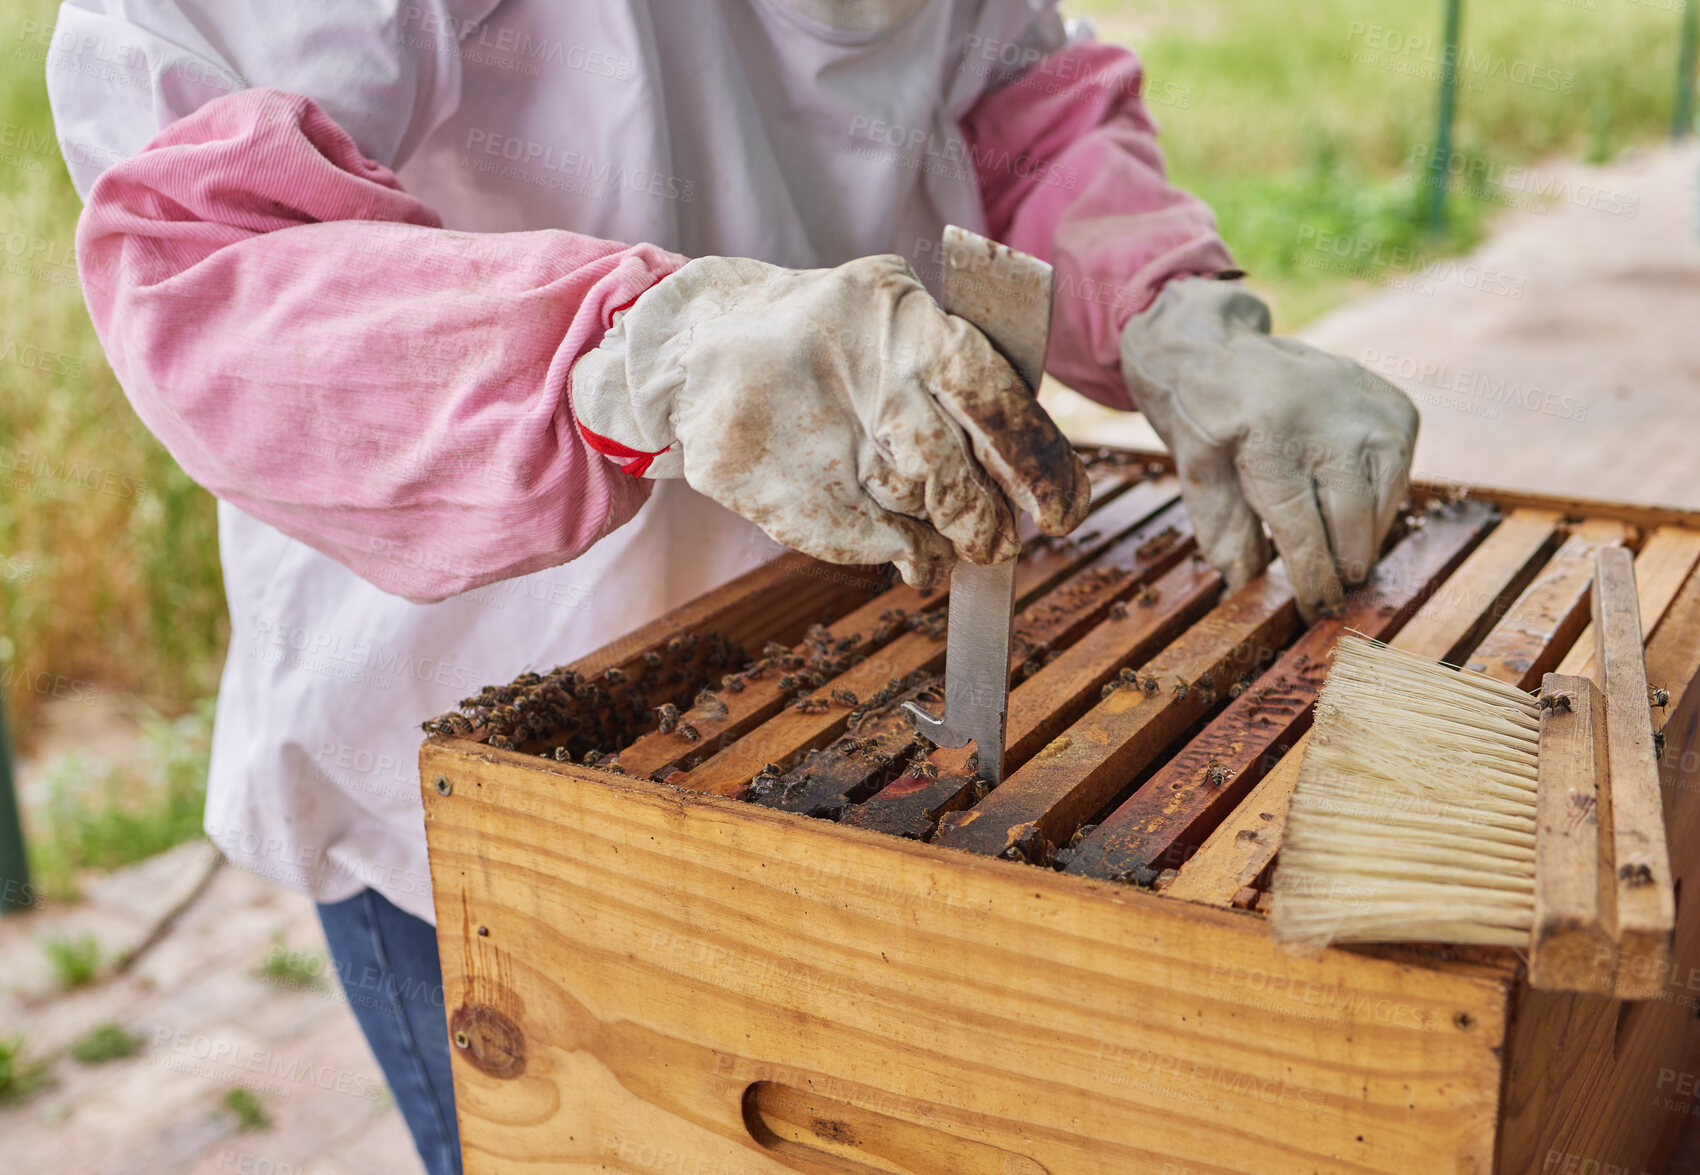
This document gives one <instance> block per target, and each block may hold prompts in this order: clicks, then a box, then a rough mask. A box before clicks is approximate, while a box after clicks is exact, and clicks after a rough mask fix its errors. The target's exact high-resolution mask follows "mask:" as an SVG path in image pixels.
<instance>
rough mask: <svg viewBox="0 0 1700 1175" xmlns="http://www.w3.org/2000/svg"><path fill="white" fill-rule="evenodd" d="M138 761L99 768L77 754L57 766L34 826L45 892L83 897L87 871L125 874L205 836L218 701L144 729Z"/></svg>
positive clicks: (33, 856) (36, 865) (36, 869)
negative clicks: (82, 876)
mask: <svg viewBox="0 0 1700 1175" xmlns="http://www.w3.org/2000/svg"><path fill="white" fill-rule="evenodd" d="M144 735H145V741H144V752H143V754H142V756H141V758H140V760H139V761H138V762H137V763H134V764H125V765H121V766H116V767H97V766H95V765H93V764H90V763H89V762H87V761H86V760H84V759H83V758H82V757H81V756H80V755H78V754H76V753H75V752H72V753H69V754H66V755H64V756H62V757H61V758H60V759H58V760H57V761H56V762H54V763H53V764H52V765H51V767H50V768H49V771H48V776H47V780H46V784H47V790H48V799H47V804H46V806H45V809H44V810H43V812H42V813H41V814H40V815H39V817H38V818H37V820H36V821H34V822H33V824H32V827H31V828H30V837H29V851H30V867H31V869H32V871H33V873H34V875H35V877H36V880H37V882H38V883H39V884H40V886H41V888H42V889H43V890H44V891H45V892H47V893H52V894H69V893H74V892H75V883H76V873H77V871H78V870H79V869H89V868H93V869H117V868H119V867H120V866H123V865H128V864H131V863H132V862H135V861H140V860H144V859H146V858H148V857H151V856H153V855H154V854H156V853H161V852H164V851H165V850H166V849H169V848H171V847H172V846H173V845H177V844H181V843H183V842H184V841H186V840H192V839H194V838H195V837H197V836H199V835H200V834H201V814H202V809H203V808H204V807H205V803H206V781H207V758H208V755H209V752H210V746H211V740H212V703H211V702H203V703H201V704H200V705H199V706H198V707H196V709H195V710H193V711H192V712H190V713H189V714H186V715H184V716H183V717H181V718H176V719H171V720H164V719H157V720H151V721H149V722H148V723H146V724H145V727H144Z"/></svg>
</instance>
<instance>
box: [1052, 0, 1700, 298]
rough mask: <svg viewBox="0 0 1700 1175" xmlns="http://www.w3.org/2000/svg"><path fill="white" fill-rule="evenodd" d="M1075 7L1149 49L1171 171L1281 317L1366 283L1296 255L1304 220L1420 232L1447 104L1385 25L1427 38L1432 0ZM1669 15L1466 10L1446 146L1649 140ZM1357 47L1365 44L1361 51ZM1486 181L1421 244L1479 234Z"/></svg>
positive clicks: (1145, 53)
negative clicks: (1213, 215) (1211, 211)
mask: <svg viewBox="0 0 1700 1175" xmlns="http://www.w3.org/2000/svg"><path fill="white" fill-rule="evenodd" d="M1066 6H1067V9H1068V10H1069V12H1070V13H1071V14H1073V15H1081V16H1086V17H1088V18H1090V19H1091V20H1092V21H1093V22H1094V23H1095V24H1096V26H1097V29H1098V35H1099V37H1100V38H1101V39H1103V40H1124V41H1130V42H1131V43H1132V44H1133V45H1134V47H1135V48H1136V49H1137V50H1138V51H1139V53H1140V55H1141V56H1142V57H1143V58H1144V60H1145V64H1146V72H1147V77H1148V83H1149V84H1148V92H1150V93H1152V94H1153V95H1154V96H1155V97H1158V98H1168V99H1170V100H1169V101H1166V102H1164V101H1157V102H1153V104H1152V106H1151V110H1152V113H1153V115H1154V116H1155V117H1156V119H1157V121H1158V123H1159V125H1160V127H1161V128H1162V132H1163V139H1162V141H1163V146H1164V151H1165V154H1166V156H1167V158H1168V161H1169V168H1170V172H1171V174H1172V175H1173V176H1174V177H1175V179H1176V180H1177V181H1178V182H1179V183H1181V184H1182V185H1184V186H1186V187H1188V188H1190V189H1191V190H1193V191H1196V192H1198V193H1199V194H1200V195H1201V196H1203V197H1204V198H1205V199H1206V200H1208V201H1209V202H1210V204H1211V205H1212V207H1214V208H1215V209H1216V212H1217V216H1218V219H1219V220H1220V222H1221V225H1222V230H1223V235H1224V236H1225V237H1226V238H1227V240H1228V243H1229V244H1230V245H1231V246H1232V247H1233V248H1234V250H1235V252H1236V254H1237V255H1238V256H1239V258H1240V263H1241V264H1242V265H1243V266H1244V267H1245V268H1246V269H1248V270H1250V271H1251V273H1252V284H1253V285H1254V286H1256V287H1257V288H1258V289H1259V290H1260V291H1261V292H1263V293H1265V294H1266V295H1268V296H1269V297H1270V298H1271V300H1272V301H1273V302H1274V303H1275V307H1276V319H1277V327H1278V329H1291V328H1292V327H1293V326H1295V325H1297V324H1299V323H1300V322H1302V321H1303V320H1305V319H1308V318H1310V317H1313V316H1314V315H1315V314H1316V313H1318V312H1320V311H1322V310H1325V309H1327V308H1329V307H1330V306H1332V305H1335V304H1338V303H1339V302H1341V301H1343V300H1345V299H1347V298H1349V297H1351V296H1353V295H1355V294H1357V293H1359V292H1362V291H1363V290H1365V289H1367V288H1369V287H1368V286H1366V285H1365V284H1364V282H1363V281H1362V280H1357V279H1354V278H1351V277H1341V276H1339V275H1335V274H1330V273H1325V272H1322V271H1319V270H1316V269H1313V268H1309V267H1306V266H1303V265H1301V264H1297V263H1296V260H1295V259H1296V258H1297V257H1298V256H1299V249H1300V247H1301V246H1302V245H1303V242H1301V240H1300V233H1301V231H1302V230H1304V229H1305V228H1306V227H1307V226H1308V227H1309V228H1311V229H1315V230H1319V231H1334V232H1344V233H1347V234H1349V235H1352V236H1355V237H1359V238H1367V239H1370V240H1374V241H1377V242H1380V243H1384V245H1385V246H1386V248H1385V250H1384V252H1388V251H1391V250H1392V249H1393V248H1395V247H1399V246H1405V245H1411V244H1415V243H1417V242H1420V241H1422V238H1423V236H1424V230H1425V227H1426V226H1425V210H1426V199H1427V194H1428V193H1427V188H1426V187H1425V186H1424V185H1423V184H1422V183H1421V182H1420V181H1421V180H1422V178H1423V177H1422V168H1421V166H1420V164H1421V162H1422V161H1423V160H1425V159H1426V158H1427V157H1428V156H1427V152H1428V151H1429V150H1430V149H1431V147H1432V144H1433V138H1434V123H1435V108H1436V103H1437V100H1438V87H1437V81H1436V78H1435V76H1433V75H1434V74H1435V67H1434V66H1433V65H1432V64H1430V62H1429V60H1428V59H1429V58H1431V57H1432V58H1438V57H1439V54H1440V50H1439V49H1438V48H1432V49H1425V48H1419V49H1416V50H1413V51H1409V52H1390V51H1389V46H1391V45H1393V44H1394V42H1392V41H1391V40H1390V38H1389V32H1392V33H1398V34H1401V35H1406V36H1409V37H1415V38H1423V37H1427V38H1432V42H1433V43H1434V44H1435V45H1438V42H1439V38H1440V33H1441V24H1442V21H1443V18H1444V8H1443V5H1442V4H1441V3H1440V0H1433V2H1432V3H1424V4H1406V5H1396V6H1394V5H1387V4H1384V3H1376V2H1374V0H1312V2H1310V3H1305V4H1295V3H1289V2H1288V0H1233V2H1232V3H1230V2H1229V0H1141V2H1140V3H1137V4H1130V3H1126V2H1125V0H1067V5H1066ZM1678 19H1679V17H1678V16H1677V14H1676V13H1674V12H1667V11H1661V10H1659V9H1657V8H1654V7H1651V6H1648V5H1641V4H1631V3H1626V2H1624V0H1597V2H1596V5H1595V8H1594V10H1593V11H1589V10H1588V9H1586V8H1583V7H1580V6H1573V5H1565V4H1557V3H1553V2H1552V0H1496V2H1495V3H1493V4H1469V3H1467V4H1465V5H1464V8H1463V23H1462V27H1461V29H1460V36H1459V45H1460V66H1461V67H1460V70H1459V76H1460V89H1459V94H1458V103H1457V114H1456V120H1455V123H1454V142H1453V147H1454V150H1455V151H1457V152H1459V153H1461V154H1463V155H1465V156H1466V157H1468V158H1470V159H1479V160H1483V161H1485V162H1488V163H1493V164H1497V165H1498V166H1500V167H1501V168H1504V167H1510V166H1514V165H1523V164H1529V163H1532V162H1534V161H1537V160H1542V159H1545V158H1548V157H1554V156H1556V157H1569V158H1572V159H1587V160H1592V161H1602V160H1605V159H1609V158H1611V157H1613V156H1614V155H1615V154H1616V153H1617V152H1618V151H1620V150H1622V149H1623V148H1624V147H1625V146H1627V145H1629V144H1632V143H1645V142H1650V141H1655V140H1657V139H1659V138H1660V137H1662V136H1663V134H1664V133H1665V131H1666V129H1667V126H1668V122H1669V119H1670V110H1671V101H1672V90H1673V87H1674V85H1675V71H1676V54H1677V33H1678V28H1677V22H1678ZM1375 29H1381V30H1386V31H1383V32H1380V33H1377V32H1375V31H1374V30H1375ZM1372 40H1378V41H1379V47H1375V46H1372V45H1371V41H1372ZM1366 53H1373V54H1375V56H1374V57H1373V58H1368V59H1364V60H1359V59H1357V58H1359V57H1364V56H1365V54H1366ZM1513 77H1516V78H1528V79H1530V81H1531V83H1532V84H1519V82H1518V81H1515V80H1512V78H1513ZM1548 86H1550V87H1552V88H1550V89H1549V88H1545V87H1548ZM1566 90H1568V92H1565V91H1566ZM1482 194H1485V195H1486V196H1488V199H1486V200H1484V199H1481V198H1479V196H1480V195H1481V194H1478V195H1472V194H1470V193H1469V192H1466V191H1462V190H1454V191H1452V192H1451V193H1450V194H1449V197H1448V204H1449V207H1450V209H1451V211H1452V213H1453V215H1454V220H1453V223H1452V224H1451V225H1450V226H1449V229H1448V232H1447V233H1446V235H1445V236H1444V237H1443V238H1442V239H1441V240H1440V241H1438V242H1433V243H1428V242H1423V243H1424V244H1425V245H1426V247H1428V248H1429V249H1430V250H1431V251H1434V250H1445V249H1460V248H1466V247H1468V246H1469V245H1470V244H1472V243H1473V242H1474V241H1475V240H1476V239H1478V237H1479V236H1480V234H1481V233H1482V231H1483V230H1484V227H1485V222H1486V219H1487V217H1488V215H1489V214H1490V213H1491V212H1493V211H1494V210H1495V209H1496V207H1497V206H1498V203H1499V202H1498V201H1495V200H1494V199H1493V196H1494V195H1495V193H1493V192H1492V191H1489V192H1486V193H1482ZM1311 239H1314V238H1311ZM1368 276H1370V277H1371V278H1374V277H1375V276H1376V275H1375V274H1370V275H1368Z"/></svg>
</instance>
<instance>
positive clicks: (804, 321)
mask: <svg viewBox="0 0 1700 1175" xmlns="http://www.w3.org/2000/svg"><path fill="white" fill-rule="evenodd" d="M571 394H572V404H573V411H574V414H575V415H576V416H577V418H578V421H579V425H580V427H581V429H582V430H584V432H585V434H586V437H587V438H588V439H589V440H590V443H591V444H592V446H593V447H596V448H598V449H599V450H600V451H602V452H605V453H609V452H619V451H621V450H624V451H626V452H627V453H629V454H632V455H634V456H635V457H636V458H637V460H638V462H639V463H640V464H641V462H642V461H643V459H644V458H649V457H650V455H652V454H653V455H654V456H653V458H652V459H650V460H648V462H647V467H646V468H641V469H640V468H638V467H636V466H632V467H629V468H631V471H632V472H641V473H643V474H644V475H645V476H648V477H683V478H684V479H685V480H686V481H687V482H689V483H690V485H691V486H692V487H693V488H694V489H696V490H697V491H699V492H700V493H703V494H706V495H707V496H708V497H710V498H713V499H714V500H715V501H717V502H719V503H720V504H721V505H723V506H726V507H727V508H728V509H731V510H733V511H736V512H737V513H739V514H742V515H743V516H744V517H746V518H748V519H750V520H751V521H752V522H754V523H756V525H758V526H760V527H761V528H762V529H763V530H764V531H766V532H767V533H768V534H769V535H771V536H772V537H773V538H775V539H777V540H778V541H780V542H782V543H784V544H786V545H787V546H790V547H794V548H796V549H797V550H799V551H803V552H805V553H807V554H810V555H814V556H816V557H817V558H820V559H826V560H829V561H831V562H835V563H884V562H887V561H890V562H893V563H895V564H896V565H897V568H898V570H899V571H900V572H901V573H902V575H903V578H904V580H905V581H907V582H908V583H909V584H910V585H911V586H914V587H929V586H932V585H933V584H936V583H938V582H939V581H941V580H942V579H943V578H944V577H945V575H946V574H947V573H948V572H949V570H950V568H951V566H952V564H953V563H954V562H955V560H956V559H957V558H958V557H961V558H964V559H967V560H969V561H970V562H973V563H991V562H996V561H998V560H1000V559H1006V558H1009V557H1011V556H1013V555H1014V554H1015V553H1016V552H1017V551H1018V550H1019V549H1020V540H1019V538H1018V537H1017V535H1016V528H1015V516H1014V513H1013V511H1012V509H1011V506H1012V505H1013V506H1014V507H1016V508H1018V509H1024V510H1027V511H1030V512H1031V513H1032V515H1033V517H1034V519H1035V521H1036V522H1037V523H1038V525H1039V528H1040V529H1041V530H1043V531H1044V532H1045V533H1047V534H1053V535H1055V534H1066V533H1068V532H1069V531H1070V530H1072V529H1073V528H1074V527H1075V526H1077V525H1079V523H1080V521H1081V519H1082V518H1084V517H1085V514H1086V510H1087V508H1088V506H1089V505H1090V497H1091V494H1090V490H1089V489H1088V486H1087V481H1086V471H1085V468H1084V467H1083V466H1082V465H1081V463H1080V460H1079V459H1078V458H1077V457H1076V456H1075V454H1074V451H1073V449H1072V448H1070V446H1069V444H1068V442H1067V441H1066V440H1065V439H1064V438H1063V436H1062V434H1061V433H1060V432H1058V431H1057V428H1056V426H1055V425H1054V424H1053V423H1052V422H1051V419H1050V417H1049V416H1048V415H1046V413H1045V411H1044V410H1043V409H1042V408H1040V407H1039V405H1038V403H1037V402H1036V401H1035V400H1034V398H1033V396H1032V394H1031V393H1030V392H1029V391H1028V390H1027V388H1026V387H1025V386H1024V385H1023V384H1022V382H1021V377H1020V376H1019V375H1017V374H1016V372H1015V370H1014V369H1013V368H1012V367H1011V366H1010V365H1009V363H1008V362H1007V361H1005V360H1004V358H1003V356H1001V355H999V354H998V352H997V350H996V349H995V348H994V347H993V346H992V345H991V343H990V342H989V341H988V340H987V339H986V337H985V335H983V334H981V333H980V332H979V331H978V330H976V329H975V328H974V327H972V326H970V325H969V324H968V323H967V322H965V321H964V320H963V319H961V318H957V317H955V316H953V315H949V314H946V313H945V312H944V311H943V310H942V309H941V308H940V307H939V305H938V303H937V302H935V301H933V299H932V297H931V296H930V295H929V294H928V293H927V291H926V290H925V289H924V288H923V287H922V285H921V283H920V282H919V281H917V280H916V278H915V275H914V273H913V272H912V271H911V270H910V268H909V266H908V263H907V262H905V261H904V260H903V259H902V258H901V257H895V256H884V257H864V258H862V259H860V260H857V261H852V262H849V263H848V264H846V265H840V266H838V267H837V268H836V269H809V270H791V269H782V268H780V267H778V266H775V265H767V264H764V263H763V262H760V261H751V260H748V259H745V258H732V257H702V258H698V259H697V260H695V261H692V262H690V263H688V264H686V265H685V266H684V267H683V268H681V269H680V270H678V271H677V272H676V273H674V274H672V275H671V276H669V277H666V278H664V279H662V280H661V281H660V282H658V283H656V285H654V286H653V287H651V288H650V289H649V290H648V291H646V292H645V293H644V294H643V296H642V297H640V298H638V300H637V301H636V302H634V303H633V304H632V306H631V308H630V309H628V310H626V311H625V312H624V313H623V314H621V315H619V316H618V317H617V320H616V322H615V325H614V327H613V328H612V329H611V330H609V331H608V333H607V335H606V336H605V337H604V338H603V340H602V343H601V344H600V345H599V346H598V347H597V348H596V349H595V350H593V351H590V352H587V353H586V354H585V355H583V356H581V357H580V358H579V360H578V361H577V362H576V363H575V364H574V365H573V369H572V392H571ZM606 441H612V442H614V445H613V446H609V445H607V444H605V443H599V442H606ZM1006 498H1007V500H1006Z"/></svg>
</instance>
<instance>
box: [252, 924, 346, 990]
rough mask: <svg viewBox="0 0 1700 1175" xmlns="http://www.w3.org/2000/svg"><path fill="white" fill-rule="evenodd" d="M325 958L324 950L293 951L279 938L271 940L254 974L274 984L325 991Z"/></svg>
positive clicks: (326, 987) (276, 985) (296, 988)
mask: <svg viewBox="0 0 1700 1175" xmlns="http://www.w3.org/2000/svg"><path fill="white" fill-rule="evenodd" d="M325 967H326V959H325V953H324V952H323V951H292V950H290V949H289V948H288V947H286V946H285V945H284V944H283V940H282V938H281V937H280V938H278V939H276V940H274V941H273V942H272V949H271V950H269V951H267V952H266V957H265V958H264V959H262V960H261V961H260V965H259V966H258V967H257V968H255V970H254V974H255V976H256V977H258V978H259V979H262V980H264V981H265V982H267V983H269V984H271V985H272V986H273V987H282V988H289V989H293V990H304V991H325V990H327V989H328V988H329V984H327V983H326V982H325Z"/></svg>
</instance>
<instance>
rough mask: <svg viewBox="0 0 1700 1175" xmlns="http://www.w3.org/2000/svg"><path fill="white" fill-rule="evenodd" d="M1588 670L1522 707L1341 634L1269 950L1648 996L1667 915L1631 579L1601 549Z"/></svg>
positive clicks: (1428, 664)
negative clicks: (1520, 970)
mask: <svg viewBox="0 0 1700 1175" xmlns="http://www.w3.org/2000/svg"><path fill="white" fill-rule="evenodd" d="M1593 610H1594V632H1595V634H1596V639H1597V641H1598V650H1597V652H1598V655H1597V656H1596V658H1595V664H1596V665H1597V666H1598V667H1599V668H1598V672H1599V673H1600V675H1601V677H1602V681H1603V686H1602V688H1596V686H1595V684H1594V682H1593V681H1591V680H1589V679H1588V678H1585V677H1569V676H1564V675H1560V674H1555V673H1549V674H1547V675H1546V677H1545V679H1544V681H1543V684H1542V690H1541V694H1540V696H1539V698H1538V699H1537V698H1536V697H1532V696H1531V695H1529V694H1527V693H1525V692H1524V691H1522V690H1520V689H1517V688H1516V687H1515V686H1512V685H1509V684H1507V683H1505V682H1501V681H1498V680H1496V679H1493V678H1490V677H1487V676H1485V675H1482V674H1478V673H1470V672H1468V671H1464V670H1457V669H1454V668H1452V667H1450V666H1446V665H1442V664H1439V663H1437V662H1434V661H1428V660H1426V659H1424V658H1421V657H1416V656H1413V655H1411V654H1409V653H1404V652H1400V651H1398V650H1395V649H1390V648H1388V647H1387V646H1385V645H1382V644H1380V643H1379V642H1376V641H1371V640H1369V639H1367V638H1365V637H1362V636H1359V635H1357V634H1355V633H1347V634H1345V635H1343V636H1342V637H1341V639H1340V641H1339V643H1338V645H1337V646H1336V648H1335V653H1334V665H1333V667H1332V669H1331V670H1330V672H1329V676H1328V680H1327V682H1326V683H1325V685H1324V686H1323V689H1322V692H1321V694H1320V695H1319V696H1318V699H1317V706H1316V719H1315V725H1314V729H1313V732H1312V735H1311V739H1310V746H1309V749H1308V751H1307V752H1306V753H1305V758H1304V761H1303V763H1302V764H1301V765H1300V769H1299V778H1298V783H1297V785H1296V787H1295V788H1294V791H1293V798H1292V803H1291V807H1290V810H1289V812H1288V816H1287V824H1286V833H1285V837H1284V840H1283V843H1282V846H1281V853H1280V857H1279V859H1278V860H1277V862H1276V868H1275V878H1274V885H1273V891H1274V896H1275V908H1274V912H1273V915H1272V917H1271V931H1272V933H1273V935H1274V937H1275V939H1276V940H1277V941H1278V942H1281V943H1283V944H1287V945H1291V946H1297V947H1311V948H1315V947H1321V946H1324V945H1326V944H1328V943H1329V942H1447V943H1468V944H1478V945H1486V946H1503V947H1514V948H1519V949H1522V950H1525V951H1527V953H1528V958H1529V978H1530V982H1531V983H1532V984H1533V985H1534V986H1536V987H1542V988H1548V989H1554V990H1566V991H1592V992H1602V993H1604V992H1610V993H1614V994H1616V995H1617V996H1618V997H1619V998H1644V997H1646V996H1650V995H1654V994H1657V992H1658V990H1659V988H1660V985H1661V984H1662V982H1663V976H1664V973H1665V969H1666V968H1667V967H1668V960H1669V949H1670V938H1671V933H1672V931H1673V929H1674V926H1675V900H1674V893H1673V892H1672V887H1671V875H1670V864H1669V859H1668V853H1667V852H1666V848H1665V837H1664V822H1663V814H1662V806H1661V802H1660V798H1659V790H1658V775H1657V769H1656V767H1655V765H1654V753H1653V744H1652V718H1651V710H1650V708H1649V705H1648V695H1647V684H1646V667H1645V662H1644V660H1643V657H1642V645H1641V626H1640V614H1639V609H1638V607H1637V605H1636V600H1635V578H1634V565H1633V563H1632V561H1631V558H1630V555H1629V552H1627V551H1625V550H1622V549H1621V548H1608V549H1606V550H1604V551H1602V552H1601V554H1600V562H1599V567H1598V570H1597V572H1596V575H1595V577H1594V587H1593Z"/></svg>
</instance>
